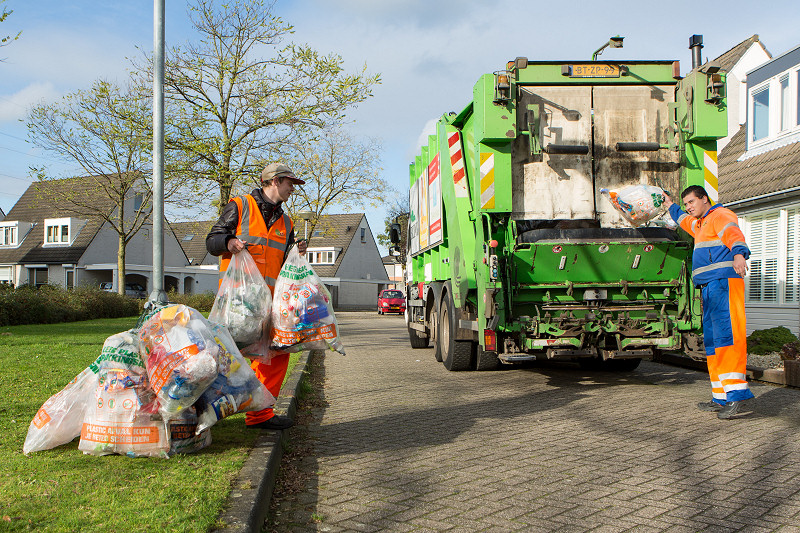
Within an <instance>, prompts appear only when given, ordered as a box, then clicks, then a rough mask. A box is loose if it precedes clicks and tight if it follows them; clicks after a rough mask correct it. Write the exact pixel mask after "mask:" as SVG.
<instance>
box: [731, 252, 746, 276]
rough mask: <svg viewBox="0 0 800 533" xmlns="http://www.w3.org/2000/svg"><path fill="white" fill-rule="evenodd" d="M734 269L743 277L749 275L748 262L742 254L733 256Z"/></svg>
mask: <svg viewBox="0 0 800 533" xmlns="http://www.w3.org/2000/svg"><path fill="white" fill-rule="evenodd" d="M733 269H734V270H735V271H736V273H737V274H739V275H740V276H742V277H744V276H745V274H747V261H745V259H744V256H743V255H742V254H736V255H734V256H733Z"/></svg>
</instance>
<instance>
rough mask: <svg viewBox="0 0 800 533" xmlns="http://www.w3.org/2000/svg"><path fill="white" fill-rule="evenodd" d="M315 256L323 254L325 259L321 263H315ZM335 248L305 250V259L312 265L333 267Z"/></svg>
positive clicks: (335, 255)
mask: <svg viewBox="0 0 800 533" xmlns="http://www.w3.org/2000/svg"><path fill="white" fill-rule="evenodd" d="M317 254H325V256H326V257H325V259H324V260H322V261H317V258H318V256H317ZM336 257H337V253H336V248H333V247H328V248H309V249H308V250H306V258H307V260H308V262H309V264H312V265H334V264H336Z"/></svg>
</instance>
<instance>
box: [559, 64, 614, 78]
mask: <svg viewBox="0 0 800 533" xmlns="http://www.w3.org/2000/svg"><path fill="white" fill-rule="evenodd" d="M569 77H570V78H619V66H618V65H605V64H589V65H570V69H569Z"/></svg>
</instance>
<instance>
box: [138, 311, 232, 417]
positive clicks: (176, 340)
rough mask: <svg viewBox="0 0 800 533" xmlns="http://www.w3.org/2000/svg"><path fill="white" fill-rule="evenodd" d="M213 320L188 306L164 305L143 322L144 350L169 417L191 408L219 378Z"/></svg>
mask: <svg viewBox="0 0 800 533" xmlns="http://www.w3.org/2000/svg"><path fill="white" fill-rule="evenodd" d="M212 326H213V325H212V323H211V322H209V321H208V320H206V319H205V318H204V317H203V315H201V314H200V312H199V311H197V310H196V309H192V308H191V307H187V306H185V305H171V306H168V307H164V308H163V309H161V310H160V311H158V313H156V314H155V315H153V316H152V317H151V318H150V319H149V320H147V322H145V323H144V324H143V325H142V329H141V330H140V331H139V341H140V343H141V344H140V352H141V354H142V358H143V359H144V362H145V366H146V368H147V376H148V378H149V380H150V386H151V387H152V389H153V392H155V394H156V396H157V397H158V401H159V404H160V411H161V414H162V415H163V417H164V419H165V420H170V419H173V418H175V417H176V416H177V414H178V413H180V411H182V410H183V409H186V408H188V407H190V406H191V405H192V404H194V402H196V401H197V399H198V398H200V395H201V394H203V392H204V391H205V390H206V388H207V387H208V386H209V385H210V384H211V382H212V381H214V380H215V379H216V377H217V364H218V355H219V352H220V349H221V348H220V347H219V346H218V345H217V343H216V342H215V340H214V334H213V333H212Z"/></svg>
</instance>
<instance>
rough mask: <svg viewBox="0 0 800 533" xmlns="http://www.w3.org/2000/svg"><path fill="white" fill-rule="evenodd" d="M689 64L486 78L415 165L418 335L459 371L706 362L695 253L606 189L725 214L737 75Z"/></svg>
mask: <svg viewBox="0 0 800 533" xmlns="http://www.w3.org/2000/svg"><path fill="white" fill-rule="evenodd" d="M679 70H680V69H679V65H678V64H677V62H673V61H622V62H618V61H616V62H607V61H603V62H598V61H591V62H586V61H584V62H581V61H572V62H549V61H548V62H528V60H527V59H525V58H517V59H516V60H515V61H512V62H509V63H508V65H507V66H506V68H505V69H504V70H501V71H498V72H494V73H490V74H485V75H483V76H482V77H481V78H480V79H479V80H478V82H477V84H476V85H475V87H474V90H473V96H472V100H471V101H470V102H469V103H468V104H467V106H466V107H465V108H464V109H463V110H462V111H461V112H459V113H449V114H446V115H444V116H442V117H441V119H440V120H439V121H438V123H437V124H436V132H435V134H433V135H431V136H430V137H429V138H428V144H427V145H426V146H424V147H423V148H422V149H421V153H420V154H419V155H418V156H416V158H415V160H414V162H413V163H412V164H411V165H410V184H411V187H410V195H409V197H410V210H409V213H410V214H409V224H408V231H407V236H408V241H407V252H406V279H407V285H406V298H407V314H406V320H407V324H408V330H409V337H410V341H411V345H412V346H413V347H415V348H422V347H427V346H428V345H429V344H430V343H431V342H432V343H433V345H434V351H435V356H436V358H437V360H440V361H443V362H444V364H445V366H446V367H447V368H448V369H449V370H466V369H471V368H472V369H474V368H477V369H490V368H494V367H496V366H497V364H498V361H503V362H509V363H510V362H519V361H526V360H531V359H534V358H537V357H538V358H543V357H544V358H548V359H569V360H577V361H579V362H583V363H585V364H587V365H592V366H599V367H606V368H612V369H613V368H616V369H631V368H635V366H636V365H637V364H638V362H639V361H640V360H641V359H643V358H652V357H653V356H654V355H657V354H658V353H660V352H661V351H664V350H668V351H677V350H682V351H688V352H691V353H697V352H699V351H701V350H702V341H701V338H700V335H699V333H700V320H701V309H700V302H699V292H698V291H696V290H695V288H694V287H693V286H692V284H691V278H690V272H691V253H692V244H691V240H690V239H689V238H688V237H687V236H686V234H680V233H679V231H678V230H676V229H675V228H674V227H672V228H670V227H669V226H668V223H666V222H664V223H662V224H661V225H658V224H652V223H651V224H649V225H648V226H647V227H638V228H633V227H631V226H630V224H628V223H627V222H625V220H624V219H623V218H622V216H621V215H620V213H619V212H617V211H616V210H615V209H614V208H613V207H612V205H611V204H610V202H609V201H608V199H607V198H606V197H605V196H603V195H602V194H601V193H600V190H601V189H602V188H608V189H612V190H614V189H616V190H619V189H622V188H624V187H625V186H628V185H633V184H652V185H658V186H660V187H662V188H663V189H665V190H667V191H669V192H670V193H671V194H672V196H673V197H675V196H677V195H679V193H680V191H682V190H683V188H685V187H686V186H688V185H694V184H697V185H702V186H705V187H706V188H707V190H708V191H709V195H710V196H711V198H712V200H716V190H717V186H716V141H717V139H718V138H721V137H724V136H725V135H726V134H727V118H726V105H725V97H724V96H725V95H724V74H723V73H721V72H719V71H718V69H717V68H716V67H714V66H713V65H710V66H709V65H706V66H699V67H696V68H695V69H694V70H692V71H691V72H690V73H689V74H688V75H687V76H686V77H681V76H680V75H679Z"/></svg>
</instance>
